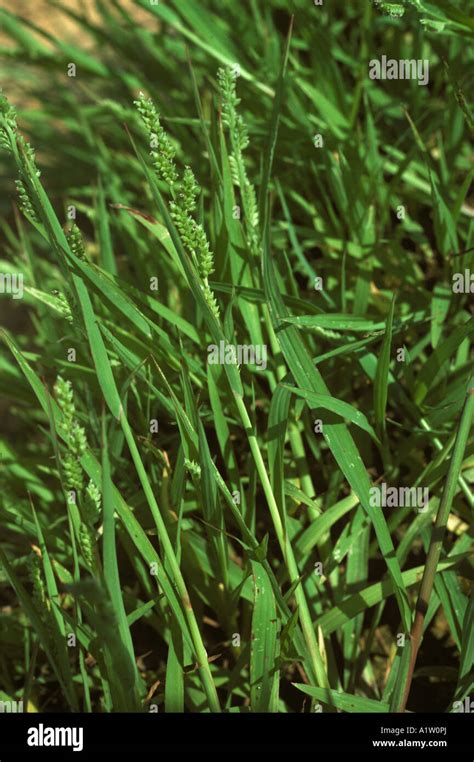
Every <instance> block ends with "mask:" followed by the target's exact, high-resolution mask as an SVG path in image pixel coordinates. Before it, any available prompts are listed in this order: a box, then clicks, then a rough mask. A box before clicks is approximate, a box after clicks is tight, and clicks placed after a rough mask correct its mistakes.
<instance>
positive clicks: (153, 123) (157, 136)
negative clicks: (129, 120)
mask: <svg viewBox="0 0 474 762" xmlns="http://www.w3.org/2000/svg"><path fill="white" fill-rule="evenodd" d="M134 104H135V106H136V107H137V110H138V113H139V114H140V116H141V119H142V122H143V124H144V126H145V129H146V131H147V133H148V138H149V141H150V156H151V158H152V160H153V167H154V169H155V172H156V174H157V176H158V177H159V178H160V180H163V181H164V182H165V183H167V184H168V185H169V186H170V187H173V185H174V184H175V183H176V181H177V180H178V172H177V169H176V165H175V163H174V158H175V155H176V151H175V149H174V146H173V144H172V142H171V140H170V139H169V137H168V135H167V133H166V132H165V130H164V129H163V127H162V126H161V123H160V118H159V115H158V112H157V110H156V108H155V105H154V103H153V101H152V100H151V98H146V97H145V96H144V94H143V93H140V94H139V96H138V100H136V101H134Z"/></svg>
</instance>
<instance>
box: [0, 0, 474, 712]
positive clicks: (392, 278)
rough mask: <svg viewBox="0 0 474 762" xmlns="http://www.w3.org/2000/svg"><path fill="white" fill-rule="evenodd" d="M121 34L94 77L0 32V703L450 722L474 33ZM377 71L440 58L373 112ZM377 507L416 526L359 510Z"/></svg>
mask: <svg viewBox="0 0 474 762" xmlns="http://www.w3.org/2000/svg"><path fill="white" fill-rule="evenodd" d="M138 5H139V6H140V7H141V8H142V9H143V10H144V12H146V13H147V14H148V16H147V18H149V22H150V26H149V27H147V29H146V30H145V29H144V28H143V27H142V26H141V25H140V24H141V23H142V22H137V21H136V20H134V19H132V18H131V17H130V15H129V9H128V8H127V7H126V4H123V5H122V4H121V3H119V4H114V5H113V8H112V9H107V11H106V9H105V7H102V4H100V5H99V6H98V19H99V20H98V21H97V22H95V21H94V22H90V21H89V20H87V21H86V19H85V18H84V19H82V18H80V17H78V18H76V23H77V24H79V26H80V27H81V29H82V33H83V34H84V35H85V36H86V38H87V39H85V40H84V45H85V46H86V47H87V51H88V53H87V55H85V54H84V50H83V49H82V47H81V45H82V42H81V40H80V39H79V40H76V41H74V44H73V43H72V41H68V40H61V45H60V46H59V48H58V49H60V50H61V51H62V53H61V55H56V54H55V53H52V52H50V51H49V49H48V48H46V47H44V46H43V43H42V41H40V40H39V39H38V38H37V37H36V36H35V34H34V31H33V30H32V28H31V27H29V26H28V25H27V24H26V23H24V22H23V21H22V20H21V19H20V18H16V17H14V16H12V15H10V14H8V13H7V12H6V11H1V12H0V13H1V17H2V20H3V21H4V26H5V28H6V29H7V34H9V35H10V36H11V38H12V40H15V46H14V47H12V48H11V49H10V51H9V53H8V61H6V62H5V65H6V67H7V69H8V70H10V71H12V73H13V76H11V77H10V80H11V90H12V92H11V94H9V100H7V98H6V96H5V95H2V96H1V99H0V146H1V148H2V149H4V151H2V158H1V161H2V177H3V179H2V182H3V183H4V184H5V186H6V188H7V193H5V194H3V195H2V198H7V197H8V198H10V199H11V200H12V201H13V204H14V205H16V206H17V207H18V210H17V209H16V208H15V209H14V211H13V212H12V211H11V208H10V203H9V204H5V203H4V202H2V206H1V207H0V214H1V235H2V239H3V243H4V250H5V255H4V259H2V260H1V262H0V273H3V274H4V275H5V276H6V275H8V274H9V275H10V277H11V275H12V273H17V274H18V273H21V274H22V276H24V293H23V298H22V301H21V302H20V300H18V303H16V300H14V299H12V300H11V302H7V301H6V299H8V298H10V297H11V296H12V294H9V293H5V294H3V296H2V302H1V303H0V306H1V307H2V308H3V307H4V306H5V305H7V307H5V310H4V312H3V313H2V314H3V316H4V318H5V320H4V322H5V323H6V326H5V328H3V329H2V334H1V335H2V339H3V345H4V352H3V353H2V358H1V362H0V400H2V401H3V403H5V406H6V407H8V409H9V411H10V413H9V414H8V415H7V420H6V433H5V435H4V436H3V437H2V441H1V446H2V460H3V463H2V466H3V467H2V489H3V492H4V494H5V501H4V504H3V505H2V507H1V508H0V521H1V525H2V543H1V545H0V564H1V568H2V570H3V571H2V572H1V576H0V591H1V595H2V598H4V599H5V601H6V602H7V604H8V609H5V610H4V613H2V614H1V622H0V623H2V624H3V621H5V622H6V623H7V624H9V625H10V626H13V624H14V626H15V627H16V628H18V631H21V632H22V633H23V634H24V641H21V640H20V639H18V643H14V642H12V639H8V638H7V637H6V635H5V629H4V628H3V627H0V643H1V644H2V647H3V646H4V647H5V648H6V649H7V653H8V656H9V657H10V658H8V660H7V659H6V660H4V662H3V663H2V666H1V668H0V669H1V672H2V674H3V678H4V682H5V686H7V688H8V695H9V696H10V698H11V699H13V697H14V696H23V695H25V696H26V698H27V699H29V700H30V705H31V701H33V702H34V706H35V707H36V708H37V709H39V710H40V711H41V710H44V709H48V708H51V706H52V704H55V708H59V709H68V710H71V711H77V710H78V709H83V710H85V711H88V712H90V711H106V712H110V711H133V712H135V711H148V710H151V711H154V710H155V709H159V711H165V712H183V711H197V712H204V711H213V712H218V711H233V712H249V711H250V712H260V711H264V712H293V711H295V712H300V711H311V710H316V711H319V710H320V709H321V708H322V709H323V711H363V712H376V711H377V712H388V711H399V710H400V709H402V710H403V709H405V707H406V708H408V709H409V710H430V709H437V710H446V711H450V710H451V708H452V706H453V701H462V700H463V699H464V698H465V696H467V695H469V691H471V690H472V665H473V659H474V653H473V651H472V638H471V637H470V626H471V622H472V606H473V604H472V601H473V597H472V547H471V541H470V533H471V529H472V508H473V507H474V500H473V497H472V483H473V481H474V464H473V445H474V440H473V434H472V430H471V417H472V411H471V408H472V404H473V403H472V399H473V397H472V394H471V395H470V396H469V397H468V400H469V401H468V402H467V403H466V402H465V400H466V391H467V390H468V389H470V388H471V386H472V381H471V380H470V379H471V378H472V335H473V333H474V318H473V317H472V303H471V298H470V292H469V291H467V290H466V291H465V292H463V293H458V292H456V291H454V290H453V288H452V282H453V275H454V274H455V273H459V272H461V271H469V270H470V269H471V270H473V271H474V257H473V254H472V239H473V235H474V227H473V225H472V214H473V211H472V197H471V194H470V184H471V181H472V170H471V167H470V154H469V136H470V129H471V121H472V120H471V119H470V114H469V106H468V104H467V99H466V97H465V93H466V90H467V84H468V76H467V74H466V72H467V71H468V70H469V63H471V59H472V51H471V50H470V49H469V47H468V46H466V45H464V44H462V43H463V42H464V40H465V38H466V37H469V36H470V35H472V31H473V25H472V23H471V20H470V19H469V17H468V16H467V14H466V13H465V12H464V10H463V7H462V4H460V5H459V7H456V8H454V6H449V7H448V6H447V5H446V6H443V9H441V10H439V11H436V12H434V10H433V8H432V6H431V5H429V4H428V5H425V4H421V3H417V2H409V3H408V2H407V3H403V4H402V3H396V4H395V3H367V4H365V5H364V9H363V11H362V12H361V11H360V8H358V7H356V6H357V4H350V3H346V4H343V5H341V7H340V8H337V9H336V8H334V7H329V4H326V5H325V6H324V7H316V6H313V5H312V4H310V3H302V2H295V3H288V9H287V10H288V11H291V12H292V13H294V18H293V20H291V19H290V16H289V14H288V18H287V19H286V20H285V19H284V11H283V10H282V4H281V2H277V1H276V0H275V1H273V0H272V1H271V2H269V3H267V4H266V5H265V9H264V10H262V9H260V8H259V7H257V6H258V4H255V3H252V4H248V7H247V6H246V7H245V8H242V7H240V6H239V7H237V6H235V3H232V2H230V0H229V2H225V0H220V2H219V3H217V0H206V2H204V3H200V4H199V13H197V12H196V9H197V6H195V4H194V3H193V2H191V1H189V2H186V3H184V4H183V3H178V2H177V0H176V1H175V0H170V2H169V3H168V4H167V6H166V8H164V6H162V4H158V5H156V6H150V5H149V3H147V2H145V0H144V1H143V2H140V3H138ZM379 6H380V7H379ZM119 7H120V8H121V11H119ZM402 11H403V13H402ZM65 12H67V11H65ZM217 12H219V23H218V24H216V21H215V14H216V13H217ZM315 14H318V24H317V29H316V31H315V23H314V17H315ZM100 19H102V21H100ZM421 24H423V28H424V29H425V33H424V35H423V38H421V35H420V33H419V32H420V29H421ZM395 25H397V27H396V28H397V32H398V31H399V32H400V33H399V34H398V33H397V35H394V34H393V30H394V26H395ZM398 27H399V29H398ZM170 30H173V34H169V32H170ZM288 30H289V31H288ZM150 35H152V38H153V44H151V42H150V40H151V39H152V38H151V37H150ZM315 35H316V38H315ZM421 39H423V47H421ZM243 40H245V45H242V41H243ZM389 43H390V45H389ZM189 46H190V47H189ZM386 47H387V50H386V49H385V48H386ZM388 48H390V50H388ZM377 49H380V53H381V54H383V53H390V56H392V57H394V58H400V59H407V58H411V57H413V58H420V57H423V58H425V57H427V56H429V60H430V84H429V87H428V88H420V87H419V86H418V85H417V83H416V82H406V81H405V82H398V81H389V80H387V81H386V82H373V81H371V80H370V79H369V77H368V73H367V72H368V59H369V58H370V57H371V55H372V53H371V52H370V53H369V51H373V50H377ZM316 50H317V53H316ZM460 50H462V52H461V53H460ZM118 60H120V66H115V65H114V61H118ZM66 61H67V62H70V61H76V62H77V64H78V65H77V81H74V82H73V81H72V79H71V81H69V82H66V81H65V78H66V74H65V71H66V65H65V62H66ZM13 65H14V67H16V68H12V69H10V66H13ZM18 67H20V68H22V67H32V68H31V69H25V71H28V72H29V73H30V74H31V72H33V74H34V75H35V76H34V77H31V76H30V78H28V77H27V78H26V91H27V92H28V93H29V95H31V96H32V97H35V98H37V99H38V96H39V100H40V104H41V105H40V107H39V108H38V109H35V111H34V113H33V112H32V111H31V110H30V109H29V108H28V106H26V107H25V106H19V107H18V109H16V108H13V106H12V105H11V103H15V102H16V101H17V99H18V93H17V88H16V87H15V83H16V81H17V80H16V72H17V69H18V70H19V68H18ZM45 72H47V74H48V78H47V81H46V79H45V78H44V77H43V76H42V75H43V74H44V73H45ZM76 84H77V85H79V84H80V85H81V86H80V87H76ZM49 88H51V90H50V89H49ZM144 92H147V93H149V94H150V95H149V96H145V95H144V94H143V93H144ZM52 93H54V98H53V97H50V96H51V95H52ZM400 102H403V104H404V108H403V109H402V108H401V107H400ZM440 103H442V104H443V108H440V107H439V105H440ZM17 112H18V114H17ZM123 123H125V124H126V126H127V129H126V130H124V129H123ZM23 134H24V135H25V136H27V137H28V139H27V138H26V137H24V136H23ZM35 148H36V149H37V153H35ZM40 170H41V171H40ZM15 181H16V183H17V190H18V193H17V194H16V195H15V192H14V182H15ZM11 282H12V283H13V281H11ZM5 283H8V280H7V279H5ZM10 307H12V309H10ZM12 316H13V317H12ZM237 347H238V348H240V350H241V354H240V357H244V361H243V362H241V363H240V365H238V364H237V360H236V357H237V353H236V349H237ZM257 349H259V350H262V351H261V352H260V356H261V357H263V356H264V357H265V358H266V359H265V363H264V364H263V363H259V362H257V359H256V358H258V356H259V353H258V352H257V351H256V350H257ZM211 350H219V351H220V352H223V353H224V361H223V362H221V363H217V364H214V363H213V362H210V352H211ZM233 350H235V355H233ZM263 350H265V353H264V354H263ZM225 358H227V359H225ZM229 358H230V359H229ZM463 411H464V412H463ZM458 421H460V423H459V426H458ZM380 483H385V486H386V487H396V488H397V489H399V490H406V489H408V490H410V489H415V490H416V489H417V488H423V489H424V488H426V489H428V491H429V501H428V503H427V505H426V506H422V508H423V509H422V510H420V506H418V505H417V504H416V503H415V504H410V505H408V506H407V505H399V506H398V507H390V506H382V507H380V506H375V505H374V503H373V500H372V498H373V489H374V487H375V486H376V485H377V484H380ZM435 517H436V518H435ZM433 520H434V523H433ZM440 530H443V537H441V536H440ZM417 601H418V603H417ZM435 628H437V631H438V632H439V631H440V630H442V632H443V637H444V639H445V642H446V643H447V644H449V645H450V646H452V647H453V648H452V649H451V653H453V654H455V655H454V656H453V657H451V656H448V653H447V650H443V651H442V653H441V654H440V652H439V651H437V650H436V649H437V647H436V641H435V639H434V638H433V635H432V633H433V631H434V629H435ZM410 633H411V635H412V637H411V638H410ZM71 635H73V636H74V638H73V640H74V645H71V644H70V643H69V639H70V636H71ZM422 638H423V648H422V649H420V647H419V646H420V643H421V640H422ZM25 644H26V646H25ZM143 652H145V653H146V654H147V655H145V656H143ZM32 654H34V655H35V656H34V658H33V659H32ZM440 660H444V661H443V662H442V663H443V666H444V667H445V668H446V669H445V670H444V673H443V674H445V675H446V676H447V677H446V679H445V681H444V682H443V683H440V684H439V690H437V691H436V694H435V693H434V692H427V691H423V686H424V685H425V683H424V682H423V681H424V680H428V679H430V680H435V679H438V678H439V674H440V671H439V670H435V669H433V667H432V665H433V664H435V663H438V662H440ZM32 664H33V665H34V666H33V667H31V665H32ZM415 664H416V667H418V666H421V667H423V669H422V670H421V671H420V672H419V673H418V672H417V671H416V669H415ZM32 686H33V690H31V688H32ZM30 694H31V695H30ZM420 694H421V695H422V699H420V698H419V696H420Z"/></svg>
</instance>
